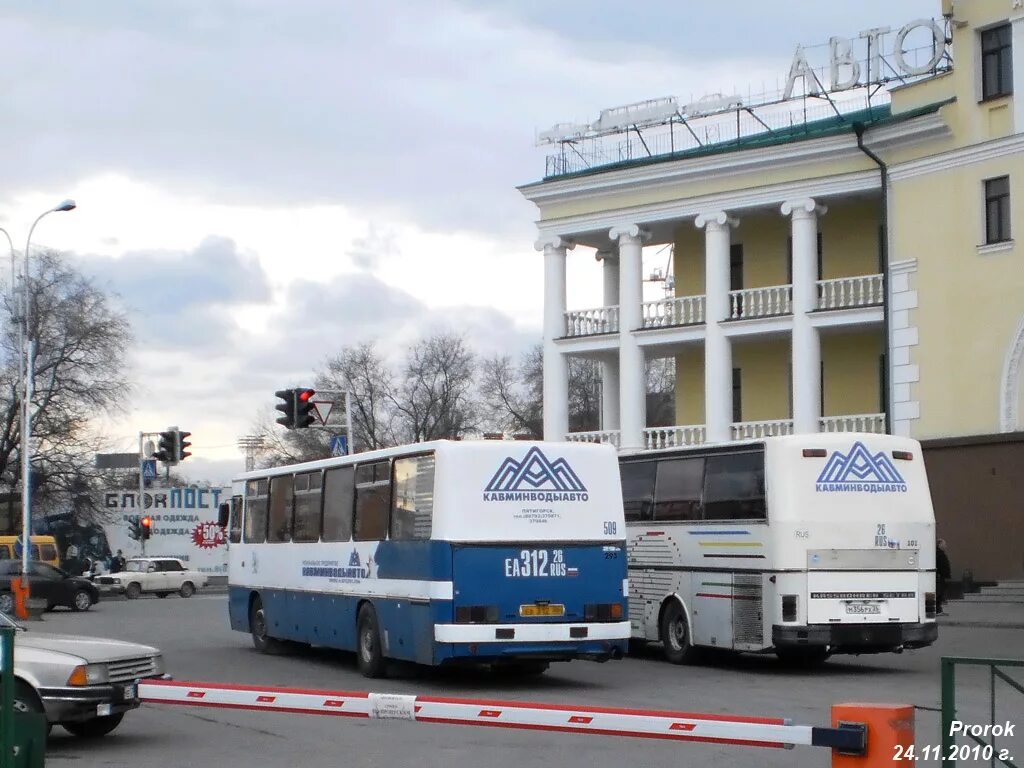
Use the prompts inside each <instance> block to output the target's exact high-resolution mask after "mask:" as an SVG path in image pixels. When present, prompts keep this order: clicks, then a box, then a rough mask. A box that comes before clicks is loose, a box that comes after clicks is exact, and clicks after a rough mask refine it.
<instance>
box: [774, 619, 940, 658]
mask: <svg viewBox="0 0 1024 768" xmlns="http://www.w3.org/2000/svg"><path fill="white" fill-rule="evenodd" d="M938 637H939V627H938V625H937V624H936V623H935V622H933V621H930V622H924V623H916V624H808V625H805V626H784V625H779V624H775V625H773V626H772V645H774V646H775V647H776V648H811V647H815V646H817V647H823V646H828V648H829V650H830V651H831V652H832V653H885V652H888V651H895V650H900V649H903V648H923V647H925V646H926V645H931V644H932V643H934V642H935V641H936V640H937V639H938Z"/></svg>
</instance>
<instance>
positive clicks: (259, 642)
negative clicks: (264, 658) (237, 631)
mask: <svg viewBox="0 0 1024 768" xmlns="http://www.w3.org/2000/svg"><path fill="white" fill-rule="evenodd" d="M249 632H250V633H252V644H253V645H254V646H255V648H256V650H257V651H259V652H260V653H270V654H280V653H284V650H285V644H284V643H283V642H282V641H280V640H278V639H277V638H274V637H271V636H270V624H269V622H268V621H267V612H266V610H264V608H263V601H262V600H260V598H258V597H255V598H253V601H252V605H250V606H249Z"/></svg>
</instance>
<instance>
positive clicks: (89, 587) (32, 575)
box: [0, 560, 100, 614]
mask: <svg viewBox="0 0 1024 768" xmlns="http://www.w3.org/2000/svg"><path fill="white" fill-rule="evenodd" d="M28 568H29V571H28V584H29V589H30V594H31V596H32V597H34V598H38V599H40V600H45V601H46V607H47V608H48V609H50V608H54V607H55V606H58V605H63V606H66V607H68V608H70V609H71V610H73V611H87V610H89V609H90V608H91V607H92V606H94V605H95V604H96V603H97V602H99V599H100V592H99V590H98V589H96V585H95V584H93V583H92V582H91V581H89V579H86V578H83V577H81V576H72V575H71V574H69V573H68V572H66V571H62V570H61V569H60V568H55V567H53V566H52V565H50V564H49V563H42V562H39V561H38V560H33V561H31V562H29V564H28ZM20 575H21V561H20V560H0V612H3V613H8V614H9V613H13V612H14V595H13V594H12V592H11V580H12V579H14V578H16V577H18V576H20Z"/></svg>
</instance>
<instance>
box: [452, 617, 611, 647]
mask: <svg viewBox="0 0 1024 768" xmlns="http://www.w3.org/2000/svg"><path fill="white" fill-rule="evenodd" d="M579 627H585V628H586V630H587V636H586V637H571V636H570V630H571V629H576V628H579ZM499 629H503V630H514V631H515V636H514V637H511V638H500V639H499V638H495V634H496V630H499ZM629 633H630V628H629V622H628V621H616V622H601V623H598V624H562V623H559V624H436V625H434V640H435V641H437V642H439V643H510V642H512V643H518V642H527V643H535V642H559V643H568V642H573V643H578V642H586V641H588V640H628V639H629Z"/></svg>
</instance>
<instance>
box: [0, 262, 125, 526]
mask: <svg viewBox="0 0 1024 768" xmlns="http://www.w3.org/2000/svg"><path fill="white" fill-rule="evenodd" d="M32 261H33V265H34V266H33V274H32V278H31V280H30V282H29V296H30V307H31V313H30V315H29V319H30V323H31V326H30V334H31V337H32V338H33V339H34V340H35V342H36V346H35V356H34V362H33V373H34V382H35V388H34V394H33V398H32V403H31V407H32V438H33V452H32V470H33V471H32V478H33V480H32V489H31V490H32V493H33V499H34V500H35V501H36V502H37V503H38V504H40V505H42V506H43V507H44V508H45V507H47V506H52V505H55V504H62V505H67V504H70V502H71V501H72V500H74V499H77V500H79V501H80V500H81V499H82V498H86V497H87V495H88V494H87V493H86V490H87V489H88V488H89V487H90V486H91V485H94V484H95V483H96V482H98V481H99V474H98V473H97V471H96V470H95V468H94V451H95V446H96V443H97V441H98V437H97V435H95V434H94V432H93V431H92V429H91V426H90V425H91V424H92V423H93V420H94V419H95V418H96V416H98V415H100V414H103V413H112V412H114V411H115V409H116V408H117V407H118V406H120V405H122V404H123V403H124V402H125V399H126V398H127V396H128V395H129V394H130V392H131V387H130V386H129V384H128V382H127V380H126V378H125V359H124V358H125V353H126V352H127V350H128V348H129V347H130V345H131V341H132V335H131V328H130V326H129V323H128V319H127V317H126V316H125V315H124V313H123V312H121V311H120V310H119V309H117V308H116V307H115V306H114V305H113V303H112V302H111V299H110V297H109V296H108V295H107V294H105V293H104V292H103V291H102V290H100V289H99V288H98V287H97V286H96V285H95V283H93V282H92V281H91V280H90V279H89V278H87V277H85V276H84V275H82V274H81V273H80V272H78V271H76V270H75V269H74V268H73V267H71V266H70V265H68V264H67V263H66V262H65V261H64V259H63V258H62V257H61V256H60V254H58V253H56V252H54V251H43V252H40V253H35V254H33V257H32ZM3 309H4V314H5V315H6V323H5V325H6V329H7V330H6V332H5V333H4V335H3V337H2V345H3V351H4V356H3V362H2V368H0V484H2V485H4V486H6V487H7V488H8V489H10V490H11V491H12V492H14V491H15V490H16V489H18V490H21V489H19V488H18V486H19V484H20V480H21V476H20V464H21V452H20V442H21V431H20V430H21V419H20V418H19V411H20V406H19V395H20V393H19V387H18V356H19V354H20V350H19V348H18V330H17V324H16V318H14V316H13V315H14V311H15V307H13V306H12V305H11V302H10V298H9V297H8V298H7V300H6V301H5V303H4V307H3ZM74 506H75V508H76V509H83V512H82V514H83V515H84V516H86V517H88V516H90V515H93V514H95V515H99V510H93V509H91V508H88V509H86V508H83V506H82V504H80V503H76V504H75V505H74Z"/></svg>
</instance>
